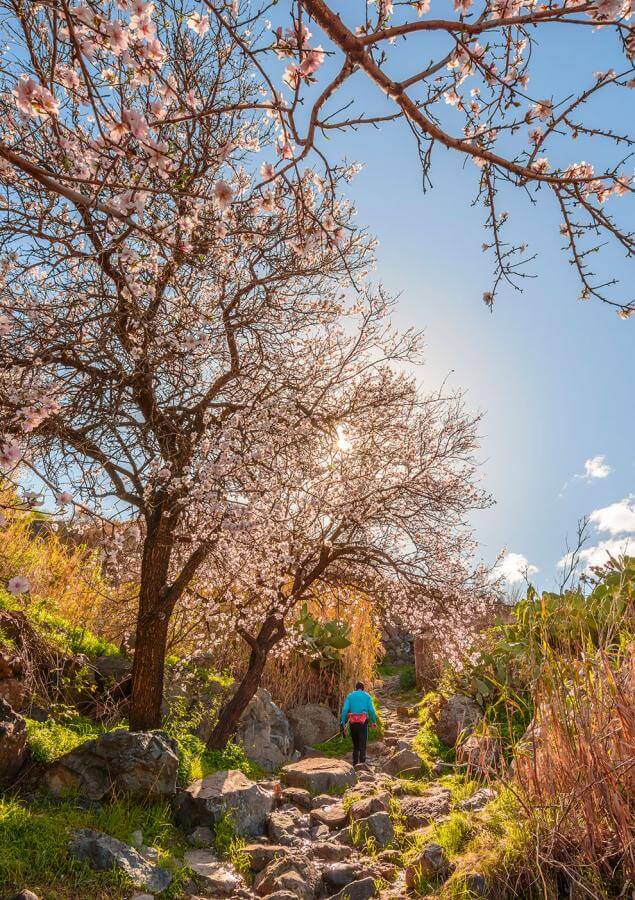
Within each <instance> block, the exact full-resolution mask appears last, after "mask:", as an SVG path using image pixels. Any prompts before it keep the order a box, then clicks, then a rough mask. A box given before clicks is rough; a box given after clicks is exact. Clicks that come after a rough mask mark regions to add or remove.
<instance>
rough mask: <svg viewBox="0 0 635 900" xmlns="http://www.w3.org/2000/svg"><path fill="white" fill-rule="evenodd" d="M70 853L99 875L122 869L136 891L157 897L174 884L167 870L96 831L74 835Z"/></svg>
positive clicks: (86, 831) (91, 830) (80, 831)
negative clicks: (136, 888) (142, 889)
mask: <svg viewBox="0 0 635 900" xmlns="http://www.w3.org/2000/svg"><path fill="white" fill-rule="evenodd" d="M69 852H70V855H71V857H72V858H73V859H77V860H79V861H82V862H87V863H88V864H89V865H90V867H91V868H92V869H95V870H96V871H98V872H107V871H109V870H111V869H118V870H120V871H122V872H123V873H124V874H125V875H126V876H127V877H128V878H129V879H130V880H131V881H132V883H133V884H134V886H135V887H140V888H147V889H148V890H150V891H156V892H157V893H160V892H161V891H164V890H165V889H166V888H167V886H168V885H169V884H170V882H171V880H172V874H171V873H170V872H168V871H167V869H161V868H160V867H159V866H155V865H153V864H152V863H149V862H148V861H147V860H145V859H144V858H143V856H141V854H140V853H137V851H136V850H135V849H134V848H133V847H129V846H128V844H124V843H122V842H121V841H118V840H116V838H113V837H110V835H108V834H103V833H102V832H100V831H94V830H93V829H92V828H78V829H77V830H75V831H74V832H73V838H72V841H71V845H70V850H69Z"/></svg>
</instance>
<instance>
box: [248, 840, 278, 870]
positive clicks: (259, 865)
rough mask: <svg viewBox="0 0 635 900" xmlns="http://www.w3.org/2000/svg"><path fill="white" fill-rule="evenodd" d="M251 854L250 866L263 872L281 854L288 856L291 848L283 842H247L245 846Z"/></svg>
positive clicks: (249, 854)
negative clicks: (283, 844)
mask: <svg viewBox="0 0 635 900" xmlns="http://www.w3.org/2000/svg"><path fill="white" fill-rule="evenodd" d="M243 849H244V852H245V853H246V854H247V855H248V856H249V868H250V869H251V871H252V872H262V870H263V869H266V868H267V866H268V865H269V864H270V863H272V862H273V861H274V859H278V857H279V856H288V854H289V853H290V850H289V848H288V847H283V846H282V844H246V845H245V847H244V848H243Z"/></svg>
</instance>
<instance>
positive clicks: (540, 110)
mask: <svg viewBox="0 0 635 900" xmlns="http://www.w3.org/2000/svg"><path fill="white" fill-rule="evenodd" d="M532 112H533V114H534V115H535V116H537V117H538V118H539V119H540V121H541V122H544V121H545V120H546V119H548V118H549V116H550V115H551V114H552V112H553V104H552V102H551V100H539V101H538V103H534V106H533V109H532Z"/></svg>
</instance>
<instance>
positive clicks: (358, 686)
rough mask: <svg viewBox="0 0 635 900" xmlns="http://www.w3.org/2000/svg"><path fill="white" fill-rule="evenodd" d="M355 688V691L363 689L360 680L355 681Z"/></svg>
mask: <svg viewBox="0 0 635 900" xmlns="http://www.w3.org/2000/svg"><path fill="white" fill-rule="evenodd" d="M355 690H356V691H363V690H364V685H363V684H362V682H361V681H358V682H357V684H356V685H355Z"/></svg>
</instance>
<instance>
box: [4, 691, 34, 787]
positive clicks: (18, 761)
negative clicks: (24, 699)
mask: <svg viewBox="0 0 635 900" xmlns="http://www.w3.org/2000/svg"><path fill="white" fill-rule="evenodd" d="M26 738H27V734H26V722H25V721H24V719H23V718H22V716H20V715H19V714H18V713H17V712H15V710H14V709H12V708H11V706H9V704H8V703H7V702H6V700H2V699H1V698H0V781H3V780H5V779H8V778H13V776H14V775H16V774H17V773H18V772H19V771H20V769H21V768H22V764H23V763H24V760H25V759H26V754H27V747H26Z"/></svg>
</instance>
